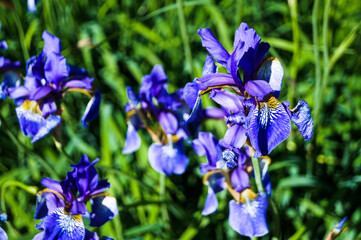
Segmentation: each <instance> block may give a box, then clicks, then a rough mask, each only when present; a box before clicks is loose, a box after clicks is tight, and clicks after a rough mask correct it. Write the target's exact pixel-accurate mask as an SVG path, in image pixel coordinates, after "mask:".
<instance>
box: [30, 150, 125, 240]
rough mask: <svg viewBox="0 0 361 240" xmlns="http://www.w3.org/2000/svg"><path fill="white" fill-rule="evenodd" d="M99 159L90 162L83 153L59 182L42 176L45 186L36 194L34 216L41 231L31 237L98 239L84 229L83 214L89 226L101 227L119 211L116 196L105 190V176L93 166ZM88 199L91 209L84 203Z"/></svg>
mask: <svg viewBox="0 0 361 240" xmlns="http://www.w3.org/2000/svg"><path fill="white" fill-rule="evenodd" d="M98 161H99V159H95V160H94V161H92V162H90V161H89V159H88V157H87V156H86V155H84V156H83V157H82V158H81V160H80V162H79V163H78V164H76V165H72V167H73V170H72V171H71V172H68V173H67V177H66V179H65V180H63V181H61V182H58V181H55V180H52V179H50V178H44V179H42V181H41V184H42V185H43V186H44V187H46V188H45V189H44V190H42V191H40V192H39V193H38V194H37V203H36V210H35V216H34V218H35V219H41V220H42V222H41V223H40V224H38V225H37V226H36V227H37V228H38V229H39V230H43V232H41V233H39V234H37V235H36V236H35V237H34V238H33V239H34V240H41V239H42V240H57V239H59V240H60V239H69V240H83V239H88V240H90V239H99V237H98V236H97V235H96V234H94V233H91V232H90V231H88V230H87V229H85V227H84V223H83V220H82V219H83V217H85V218H89V219H90V226H91V227H100V226H102V225H103V224H105V223H106V222H107V221H108V220H110V219H112V218H113V217H115V216H116V215H117V214H118V209H117V203H116V199H115V198H114V197H112V196H111V195H109V194H107V193H105V192H104V190H106V189H107V188H109V187H110V183H108V181H107V180H99V176H98V173H97V171H96V169H95V167H94V164H95V163H97V162H98ZM87 202H90V205H91V212H88V210H87V207H86V204H87Z"/></svg>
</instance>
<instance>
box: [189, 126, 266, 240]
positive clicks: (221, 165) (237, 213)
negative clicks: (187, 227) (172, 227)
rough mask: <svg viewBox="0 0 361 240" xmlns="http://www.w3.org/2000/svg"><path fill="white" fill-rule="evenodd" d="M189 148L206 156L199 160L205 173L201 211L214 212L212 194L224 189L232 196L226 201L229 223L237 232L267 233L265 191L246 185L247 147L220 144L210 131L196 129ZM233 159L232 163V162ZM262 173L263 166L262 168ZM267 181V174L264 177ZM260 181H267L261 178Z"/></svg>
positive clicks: (248, 157) (246, 234) (214, 198)
mask: <svg viewBox="0 0 361 240" xmlns="http://www.w3.org/2000/svg"><path fill="white" fill-rule="evenodd" d="M193 148H194V150H195V151H196V153H197V154H198V155H199V156H204V155H205V156H206V157H207V160H208V163H207V164H201V168H200V171H201V172H202V173H203V174H205V177H204V179H203V183H204V184H205V185H208V194H207V198H206V202H205V205H204V208H203V211H202V214H203V215H209V214H211V213H214V212H215V211H216V210H217V208H218V200H217V197H216V194H217V193H218V192H221V191H223V190H224V189H228V191H229V192H230V193H231V195H232V196H233V197H234V200H231V201H230V203H229V208H230V211H229V223H230V225H231V227H232V228H233V229H234V230H235V231H237V232H238V233H239V234H241V235H244V236H248V237H254V236H263V235H265V234H267V233H268V227H267V222H266V212H267V205H268V200H267V194H266V193H259V194H256V193H254V192H253V191H252V190H251V188H250V183H249V173H248V172H247V165H248V164H249V163H248V162H249V159H250V153H249V149H248V148H242V149H237V148H233V147H232V146H228V148H227V147H225V145H223V146H222V144H221V143H220V142H218V141H217V139H215V138H214V137H213V135H212V134H211V133H207V132H200V133H199V134H198V138H197V139H195V140H194V141H193ZM235 162H236V164H235ZM262 170H263V171H262V172H264V173H266V172H267V169H265V168H263V169H262ZM264 179H265V181H269V178H268V179H267V178H264ZM264 184H268V183H266V182H264Z"/></svg>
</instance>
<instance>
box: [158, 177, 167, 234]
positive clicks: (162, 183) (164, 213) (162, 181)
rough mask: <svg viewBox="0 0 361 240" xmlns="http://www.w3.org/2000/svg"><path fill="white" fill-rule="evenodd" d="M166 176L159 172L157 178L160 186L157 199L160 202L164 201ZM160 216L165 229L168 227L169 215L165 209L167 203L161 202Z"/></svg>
mask: <svg viewBox="0 0 361 240" xmlns="http://www.w3.org/2000/svg"><path fill="white" fill-rule="evenodd" d="M165 178H166V176H165V174H160V179H159V185H160V186H159V187H160V191H159V200H160V202H164V201H165V180H166V179H165ZM161 211H162V218H163V222H164V224H165V227H166V229H169V216H168V210H167V205H166V204H164V203H163V204H162V210H161Z"/></svg>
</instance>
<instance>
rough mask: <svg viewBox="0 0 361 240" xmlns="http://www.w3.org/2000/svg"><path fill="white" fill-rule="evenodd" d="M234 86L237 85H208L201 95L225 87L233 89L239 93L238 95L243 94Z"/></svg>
mask: <svg viewBox="0 0 361 240" xmlns="http://www.w3.org/2000/svg"><path fill="white" fill-rule="evenodd" d="M233 86H236V85H217V86H212V87H208V88H207V89H205V90H202V91H201V93H200V94H199V95H203V94H206V93H208V92H210V91H211V90H212V89H221V90H222V89H223V90H224V88H229V89H231V90H233V91H234V92H235V93H237V94H238V95H242V94H241V93H240V92H239V91H237V90H236V89H235V88H234V87H233Z"/></svg>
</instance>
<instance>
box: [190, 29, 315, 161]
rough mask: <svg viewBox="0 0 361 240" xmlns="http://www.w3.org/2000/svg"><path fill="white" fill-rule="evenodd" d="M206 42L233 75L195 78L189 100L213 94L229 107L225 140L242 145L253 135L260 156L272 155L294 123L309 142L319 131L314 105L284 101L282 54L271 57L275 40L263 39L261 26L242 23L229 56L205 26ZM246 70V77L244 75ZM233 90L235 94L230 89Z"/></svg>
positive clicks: (217, 74) (227, 109)
mask: <svg viewBox="0 0 361 240" xmlns="http://www.w3.org/2000/svg"><path fill="white" fill-rule="evenodd" d="M198 33H199V35H200V36H201V38H202V45H203V47H205V48H206V49H207V50H208V52H209V53H210V54H211V55H212V56H213V58H214V59H215V60H216V61H217V62H218V63H219V64H221V65H223V66H224V67H225V68H226V69H227V71H228V74H225V73H211V74H208V75H206V76H202V77H201V78H199V79H197V80H196V81H195V85H194V86H195V88H196V91H195V90H194V91H193V92H191V94H189V95H190V96H189V99H199V98H200V96H201V95H202V94H205V93H208V92H211V94H210V98H212V99H213V100H214V101H216V102H217V103H218V104H220V105H221V106H222V107H223V108H224V109H225V110H226V111H227V113H226V118H227V123H228V126H229V129H228V131H227V133H226V136H225V138H224V141H227V142H233V145H234V146H235V147H240V146H242V145H243V143H244V142H245V141H246V139H247V136H248V137H249V139H250V142H251V144H252V147H253V148H254V149H255V153H254V157H259V156H262V155H263V156H266V155H268V154H269V153H270V152H271V151H272V150H273V149H274V148H275V147H276V146H277V145H279V144H280V143H281V142H283V141H284V140H285V139H287V137H288V135H289V134H290V131H291V123H290V122H291V121H293V122H294V123H295V124H296V126H297V127H298V129H299V131H300V132H301V134H302V136H303V137H304V138H305V139H306V140H310V139H311V138H312V134H313V121H312V117H311V114H310V110H309V107H308V104H307V103H306V102H305V101H299V102H298V104H297V106H296V107H295V108H293V109H288V107H289V103H288V102H284V103H280V102H279V101H278V99H277V98H278V97H279V94H280V91H281V87H282V80H283V68H282V66H281V64H280V62H279V60H278V59H276V58H267V59H264V57H265V56H266V54H267V52H268V49H269V47H270V46H269V44H268V43H264V42H261V38H260V37H259V36H258V35H257V34H256V32H255V30H254V29H252V28H248V25H247V24H246V23H241V25H240V27H239V28H238V29H237V31H236V33H235V39H234V45H233V47H234V51H233V53H232V54H229V53H228V52H227V51H226V50H225V49H224V47H223V46H222V45H221V44H220V43H219V42H218V40H217V39H216V38H215V37H214V36H213V34H212V32H211V31H210V30H209V29H199V30H198ZM240 72H243V79H242V77H241V76H240ZM224 89H230V90H232V91H233V93H232V92H227V91H224Z"/></svg>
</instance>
